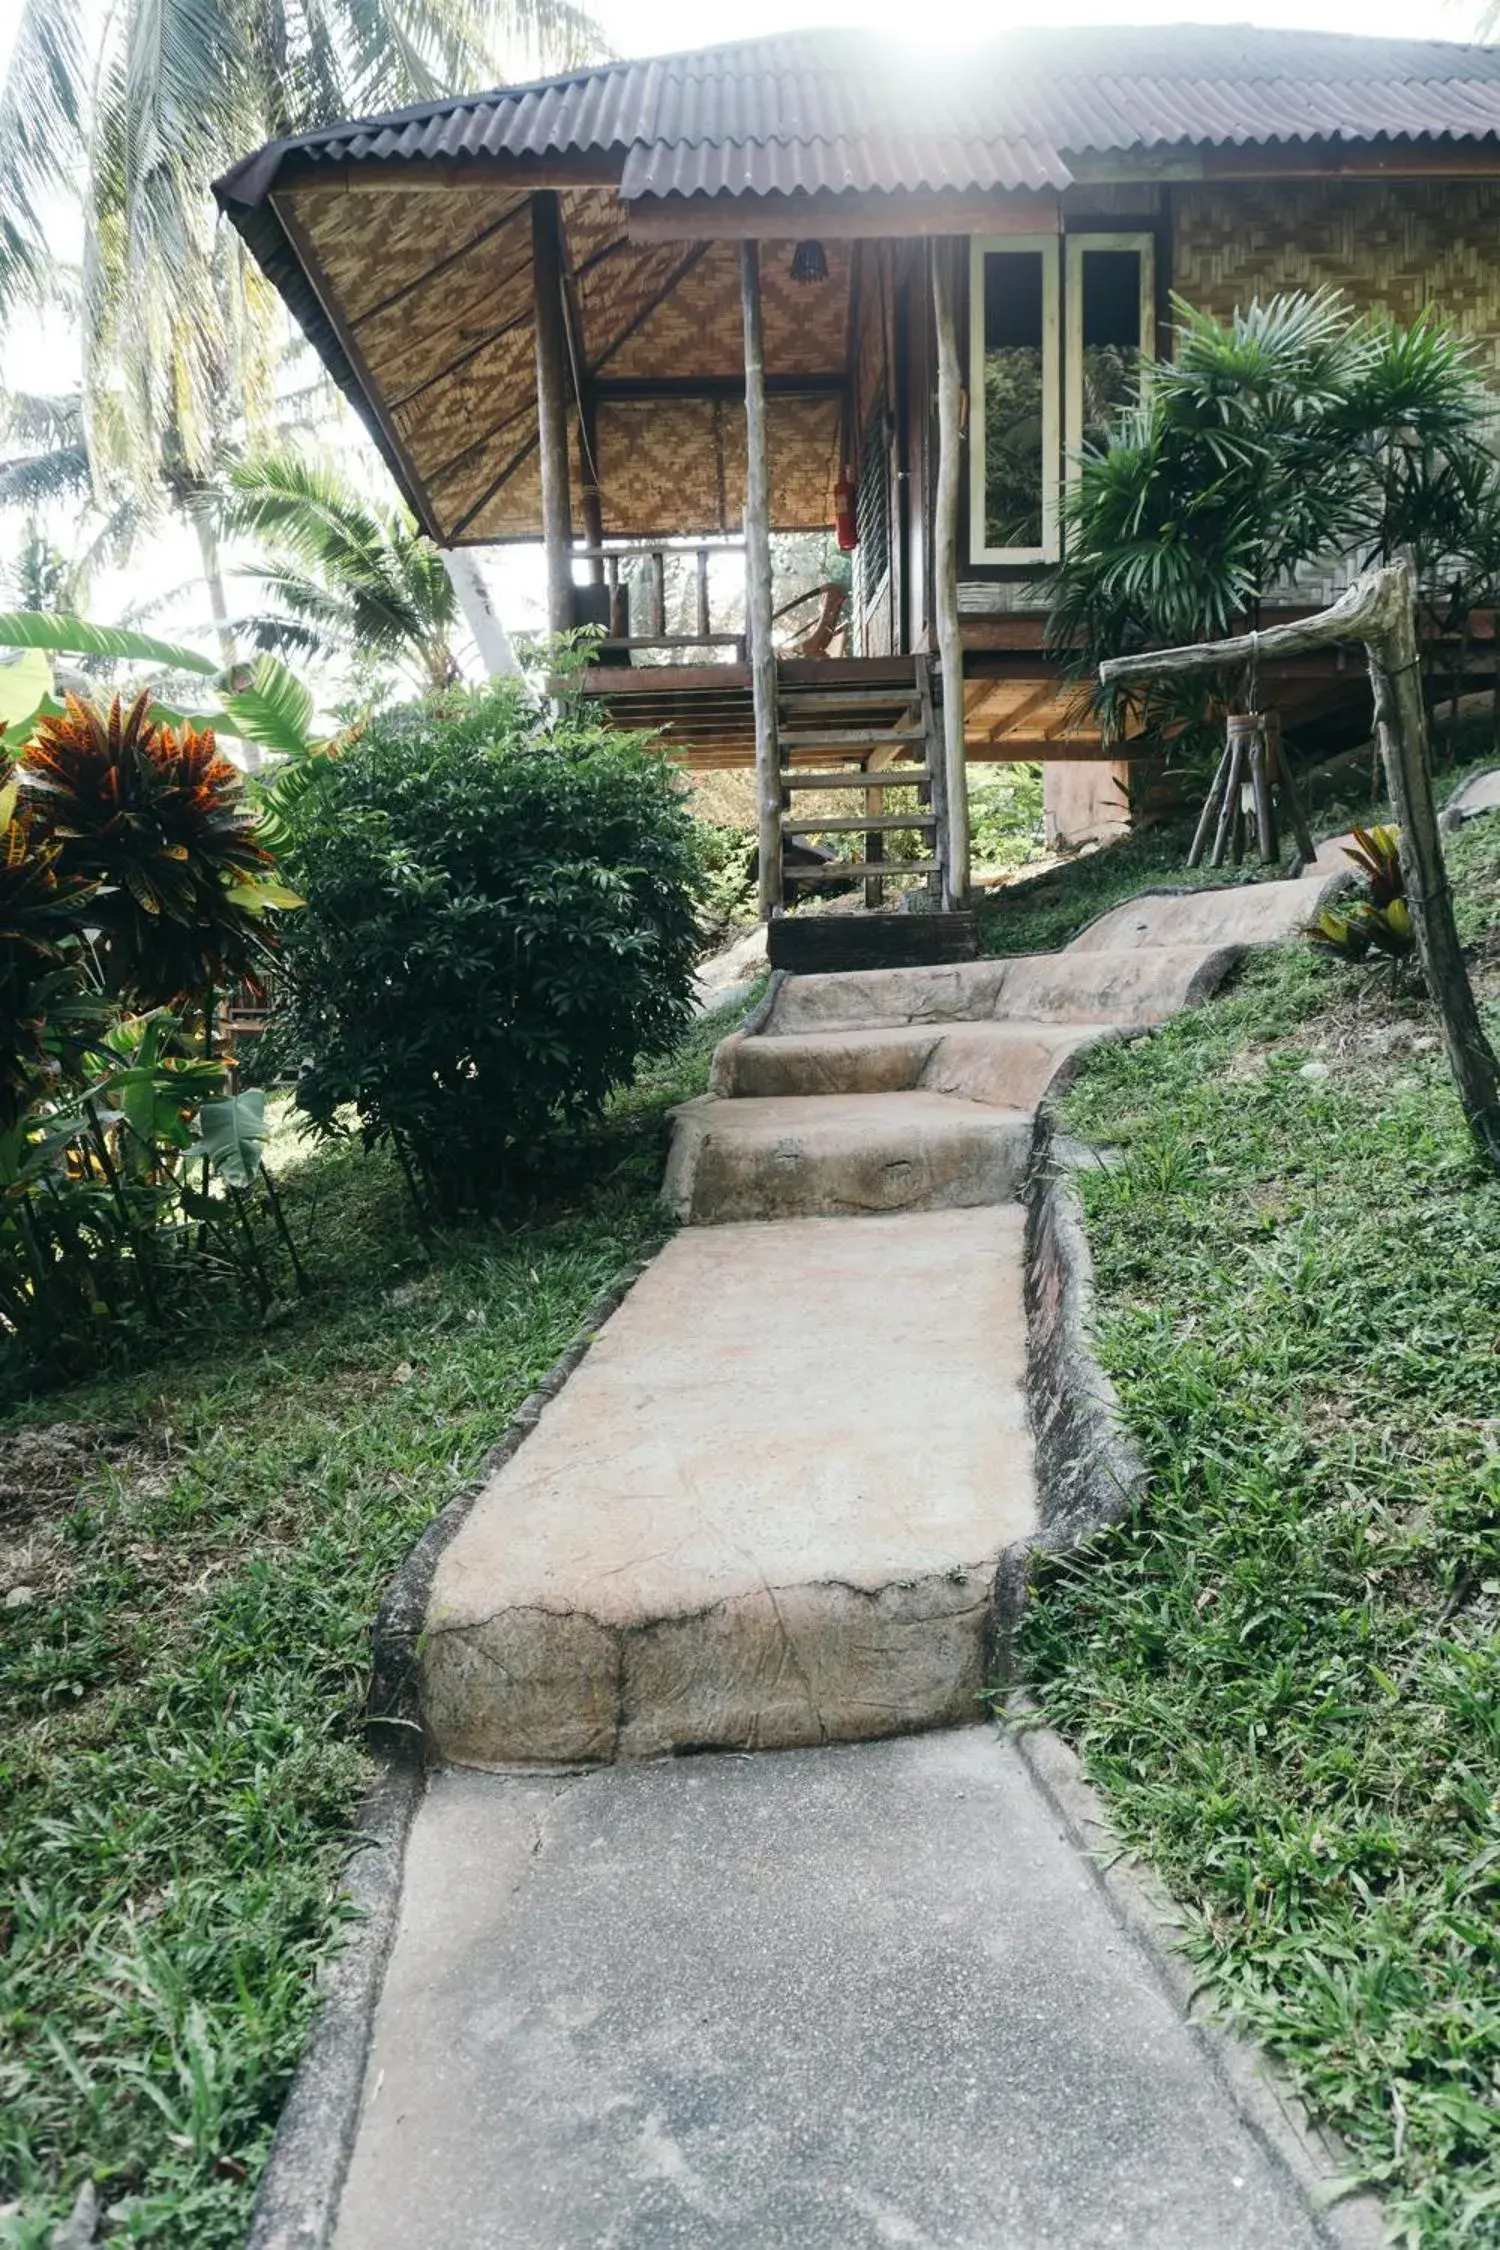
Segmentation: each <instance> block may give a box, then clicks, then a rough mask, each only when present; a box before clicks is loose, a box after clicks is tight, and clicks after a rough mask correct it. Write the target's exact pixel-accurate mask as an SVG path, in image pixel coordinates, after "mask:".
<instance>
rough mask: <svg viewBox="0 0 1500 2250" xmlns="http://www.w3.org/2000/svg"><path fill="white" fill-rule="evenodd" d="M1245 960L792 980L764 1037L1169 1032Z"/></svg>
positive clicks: (1165, 958)
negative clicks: (1164, 1027) (899, 1030)
mask: <svg viewBox="0 0 1500 2250" xmlns="http://www.w3.org/2000/svg"><path fill="white" fill-rule="evenodd" d="M1299 887H1300V886H1299ZM1242 950H1243V948H1242V947H1241V946H1239V945H1236V944H1229V945H1223V946H1214V945H1203V944H1197V945H1158V946H1140V947H1137V948H1135V949H1133V950H1122V949H1121V948H1119V947H1118V946H1117V947H1115V948H1113V949H1110V950H1105V949H1103V948H1101V949H1099V950H1098V951H1080V952H1073V951H1071V950H1070V951H1068V952H1064V953H1035V954H1016V955H1013V956H1011V957H1010V958H1009V959H1003V960H987V961H957V962H952V963H947V964H939V965H934V966H932V967H927V968H918V969H870V970H864V971H861V972H858V973H855V974H850V973H847V972H846V973H843V974H836V975H830V976H807V977H789V978H787V980H786V981H785V983H783V984H782V985H781V986H780V987H779V988H778V989H777V992H776V994H775V996H774V998H773V1001H772V1005H771V1012H770V1015H769V1017H768V1019H767V1022H766V1024H765V1025H764V1027H763V1028H764V1030H765V1031H766V1032H768V1033H770V1034H773V1035H776V1034H781V1033H785V1032H805V1031H835V1030H848V1031H852V1030H856V1029H869V1028H874V1027H877V1026H882V1025H887V1026H890V1025H899V1024H944V1023H975V1022H985V1021H988V1022H994V1021H996V1020H998V1019H1000V1018H1002V1017H1005V1018H1010V1019H1012V1020H1014V1021H1017V1022H1028V1023H1037V1022H1044V1023H1071V1024H1103V1023H1112V1024H1116V1025H1118V1026H1119V1027H1120V1028H1122V1029H1139V1028H1141V1027H1144V1026H1147V1025H1151V1024H1158V1023H1165V1022H1166V1020H1167V1018H1168V1017H1169V1016H1172V1015H1175V1014H1176V1012H1177V1010H1178V1009H1179V1008H1184V1007H1188V1006H1190V1005H1191V1004H1192V1003H1193V1002H1194V1001H1196V1000H1200V999H1204V998H1206V997H1207V995H1208V994H1209V993H1210V992H1212V991H1213V990H1214V989H1215V988H1216V986H1217V985H1218V984H1219V983H1220V982H1221V981H1222V979H1223V977H1224V976H1225V975H1226V973H1227V972H1228V970H1229V969H1230V968H1231V967H1232V966H1233V964H1234V962H1235V961H1236V960H1237V959H1238V958H1239V955H1240V953H1241V951H1242Z"/></svg>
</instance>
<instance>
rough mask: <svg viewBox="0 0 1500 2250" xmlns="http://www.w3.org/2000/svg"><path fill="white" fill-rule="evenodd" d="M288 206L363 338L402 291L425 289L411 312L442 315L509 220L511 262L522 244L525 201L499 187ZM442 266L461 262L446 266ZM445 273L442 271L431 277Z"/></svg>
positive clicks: (337, 195)
mask: <svg viewBox="0 0 1500 2250" xmlns="http://www.w3.org/2000/svg"><path fill="white" fill-rule="evenodd" d="M284 200H285V202H286V203H287V204H289V205H290V208H291V210H292V212H293V214H294V216H295V218H296V220H297V222H298V224H299V225H300V226H301V228H302V230H303V231H304V233H305V234H306V235H307V237H308V239H309V241H310V242H311V243H312V245H313V247H314V249H315V250H316V252H317V256H318V263H319V265H320V267H321V268H322V272H323V276H324V278H325V279H326V281H327V282H328V283H329V284H330V286H331V288H332V291H333V293H334V296H335V298H336V300H337V303H338V307H339V311H340V313H341V315H342V317H343V318H344V320H345V321H346V323H347V324H348V325H349V326H350V327H352V328H354V329H355V330H358V328H359V326H360V324H361V323H362V322H363V321H365V320H366V319H368V318H369V317H370V315H371V313H372V312H373V311H374V309H375V308H376V307H378V306H379V305H381V304H382V303H383V302H384V301H385V300H386V299H387V298H388V297H390V296H392V295H393V294H395V293H396V292H397V291H406V290H408V289H410V285H411V284H413V283H420V284H421V286H420V287H418V288H417V289H416V290H414V291H412V293H411V294H409V295H407V296H406V297H405V299H404V302H405V304H406V306H407V307H408V308H409V310H411V311H412V312H414V313H415V312H416V311H417V310H418V309H419V308H422V309H424V310H425V304H426V301H427V300H430V301H431V303H432V305H433V306H435V308H436V311H437V314H438V315H441V312H442V309H443V307H444V305H445V303H446V302H447V300H448V299H449V297H450V295H451V294H452V292H453V290H454V289H455V288H458V287H461V286H462V280H461V277H462V276H463V275H464V273H465V271H466V269H467V266H468V263H469V257H470V255H471V254H472V256H473V257H475V258H476V259H478V260H479V261H480V268H481V271H484V270H488V261H487V255H486V254H487V252H488V249H489V245H490V243H491V242H493V241H494V240H496V239H497V237H496V236H495V235H494V234H493V233H492V232H491V230H492V229H493V228H494V227H495V225H496V224H497V222H500V221H503V220H505V219H506V218H508V217H510V218H512V224H511V225H510V226H508V227H505V228H504V229H503V232H502V233H501V235H500V236H499V237H498V239H499V240H501V241H506V240H507V239H508V240H509V243H510V250H511V256H512V258H513V257H514V255H515V250H516V248H517V246H518V242H519V243H524V241H525V237H526V231H527V230H526V224H525V219H524V216H523V214H524V210H525V206H526V204H527V201H528V198H527V197H525V196H523V195H517V194H516V193H515V192H514V191H513V190H511V189H506V188H500V187H470V186H459V185H455V186H453V187H451V188H448V189H445V190H444V191H443V192H442V193H441V194H434V193H433V192H432V191H431V190H429V189H426V188H407V189H382V190H381V191H380V192H379V193H378V194H377V193H374V192H373V191H372V190H370V189H368V188H347V187H342V186H340V187H331V186H329V187H324V186H318V185H310V186H309V185H304V186H299V187H294V188H291V189H289V190H287V191H286V194H285V198H284ZM444 261H456V262H455V263H449V264H446V265H444ZM437 268H442V270H440V271H435V270H434V269H437Z"/></svg>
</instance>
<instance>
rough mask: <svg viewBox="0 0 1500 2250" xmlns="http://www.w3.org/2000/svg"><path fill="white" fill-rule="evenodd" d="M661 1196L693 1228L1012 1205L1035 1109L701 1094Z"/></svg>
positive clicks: (922, 1096) (935, 1100) (685, 1113)
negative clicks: (726, 1097) (751, 1221)
mask: <svg viewBox="0 0 1500 2250" xmlns="http://www.w3.org/2000/svg"><path fill="white" fill-rule="evenodd" d="M676 1120H677V1129H676V1132H675V1134H674V1136H673V1141H672V1153H671V1157H670V1159H669V1162H668V1166H667V1177H666V1181H665V1184H664V1187H663V1194H664V1196H665V1198H666V1201H667V1203H668V1205H669V1207H670V1208H672V1209H673V1210H674V1211H675V1212H676V1214H677V1216H678V1217H679V1218H682V1219H686V1220H687V1221H689V1223H690V1224H692V1225H694V1226H713V1225H722V1224H724V1223H725V1222H730V1221H735V1220H744V1219H782V1218H812V1217H825V1218H843V1217H852V1216H857V1215H861V1214H864V1213H867V1212H877V1211H939V1210H953V1209H962V1208H967V1207H972V1206H974V1205H976V1204H983V1203H1008V1202H1010V1201H1012V1200H1013V1198H1014V1197H1015V1196H1016V1195H1017V1194H1018V1193H1019V1190H1020V1183H1021V1180H1022V1178H1023V1177H1024V1175H1025V1171H1026V1166H1027V1162H1028V1159H1029V1157H1030V1152H1031V1133H1032V1119H1031V1113H1030V1111H1029V1110H1023V1109H1009V1108H1006V1109H1002V1108H999V1107H992V1106H991V1105H990V1104H988V1103H985V1102H971V1101H965V1100H964V1099H962V1098H961V1097H958V1096H954V1095H951V1094H934V1093H927V1092H923V1091H920V1090H914V1091H912V1092H900V1093H875V1094H810V1095H809V1094H801V1095H799V1094H789V1095H781V1096H773V1097H766V1098H757V1097H742V1098H737V1099H735V1100H732V1101H726V1100H724V1099H722V1098H721V1097H718V1096H715V1095H713V1094H705V1095H700V1096H699V1097H698V1099H697V1100H696V1101H691V1102H687V1103H685V1104H684V1105H683V1107H682V1108H681V1109H679V1110H678V1111H677V1112H676Z"/></svg>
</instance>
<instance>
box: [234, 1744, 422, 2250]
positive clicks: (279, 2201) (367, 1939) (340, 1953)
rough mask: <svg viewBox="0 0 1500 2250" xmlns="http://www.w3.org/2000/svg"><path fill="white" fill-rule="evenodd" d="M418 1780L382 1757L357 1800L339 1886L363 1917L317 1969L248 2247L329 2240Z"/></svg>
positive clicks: (314, 2245) (315, 2249)
mask: <svg viewBox="0 0 1500 2250" xmlns="http://www.w3.org/2000/svg"><path fill="white" fill-rule="evenodd" d="M423 1787H424V1782H423V1776H422V1774H421V1771H420V1770H419V1768H418V1767H417V1766H415V1765H412V1764H408V1765H387V1766H386V1767H385V1769H384V1771H383V1772H382V1773H381V1775H380V1777H379V1779H378V1780H377V1781H376V1783H375V1786H374V1788H373V1789H372V1790H371V1791H370V1794H369V1796H368V1797H367V1798H366V1799H365V1802H364V1804H363V1805H362V1806H361V1808H360V1812H359V1815H358V1819H357V1823H356V1827H357V1832H358V1834H359V1836H360V1837H361V1838H362V1839H363V1846H362V1848H360V1849H357V1850H356V1851H355V1852H354V1853H353V1854H352V1856H351V1858H350V1861H349V1864H348V1866H347V1868H346V1869H345V1873H344V1879H343V1883H342V1886H341V1888H342V1890H343V1893H344V1895H345V1896H346V1897H347V1898H348V1899H349V1900H350V1901H351V1902H352V1904H353V1906H354V1908H355V1910H356V1912H357V1913H358V1914H359V1916H360V1919H359V1920H358V1921H357V1922H355V1923H354V1924H353V1926H352V1927H351V1929H350V1930H349V1932H348V1934H347V1936H346V1937H345V1939H344V1941H343V1943H342V1944H341V1945H340V1946H339V1948H338V1950H337V1952H336V1953H334V1954H332V1955H331V1956H330V1958H329V1960H328V1961H327V1962H326V1963H325V1965H324V1968H323V1970H322V1973H321V1976H320V1979H319V1983H320V1988H321V1998H320V2001H319V2005H318V2012H317V2015H316V2016H315V2018H314V2020H313V2027H312V2032H311V2035H310V2036H309V2038H308V2042H307V2045H306V2046H305V2047H304V2049H303V2050H302V2060H301V2061H300V2062H299V2063H298V2065H297V2070H296V2074H295V2076H294V2077H293V2079H292V2083H291V2088H290V2090H289V2092H288V2094H287V2097H286V2100H285V2102H284V2103H283V2105H282V2110H281V2116H280V2118H279V2119H278V2121H277V2125H276V2137H275V2139H274V2140H273V2141H272V2143H271V2153H270V2155H269V2157H268V2158H267V2159H266V2168H265V2170H264V2172H262V2174H261V2176H260V2184H259V2186H258V2187H257V2189H256V2191H255V2202H254V2205H253V2207H252V2209H251V2213H250V2232H249V2234H248V2236H247V2237H246V2243H245V2250H327V2246H328V2244H330V2243H331V2242H332V2240H333V2234H334V2228H335V2226H336V2224H337V2222H338V2207H339V2198H340V2196H341V2195H342V2194H343V2189H344V2179H345V2176H346V2174H347V2173H348V2170H349V2159H350V2157H351V2156H352V2155H353V2153H354V2141H355V2135H356V2134H357V2132H358V2130H359V2116H360V2107H361V2102H362V2099H363V2095H364V2081H365V2066H366V2063H367V2062H368V2060H369V2053H370V2039H371V2035H372V2033H373V2030H374V2026H375V2010H376V2007H377V2005H378V2003H379V2000H380V1988H381V1985H382V1983H383V1981H384V1977H385V1965H386V1962H387V1960H388V1958H389V1956H390V1950H391V1946H392V1944H393V1942H394V1940H395V1935H396V1923H397V1919H398V1917H399V1913H400V1906H401V1874H402V1867H403V1865H404V1862H405V1858H406V1839H407V1835H408V1833H409V1832H410V1829H411V1823H412V1818H413V1816H414V1814H415V1812H416V1809H417V1806H418V1804H419V1803H420V1801H421V1798H422V1792H423Z"/></svg>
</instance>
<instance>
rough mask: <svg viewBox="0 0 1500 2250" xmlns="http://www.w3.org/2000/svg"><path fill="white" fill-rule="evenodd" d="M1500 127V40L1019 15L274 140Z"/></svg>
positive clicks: (1043, 176) (1038, 155) (824, 148)
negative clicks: (1034, 24) (977, 25)
mask: <svg viewBox="0 0 1500 2250" xmlns="http://www.w3.org/2000/svg"><path fill="white" fill-rule="evenodd" d="M1496 134H1500V49H1496V48H1494V47H1487V46H1463V45H1459V44H1456V43H1451V42H1447V41H1442V40H1426V39H1361V38H1355V37H1349V36H1345V35H1342V34H1339V33H1336V32H1322V31H1268V30H1259V29H1255V28H1252V27H1250V26H1248V25H1247V26H1229V27H1224V26H1218V25H1208V24H1182V25H1167V26H1156V25H1152V26H1146V25H1130V26H1119V27H1110V28H1103V29H1087V28H1072V27H1069V28H1066V29H1060V30H1057V31H1023V32H1015V33H1012V34H1010V35H1008V36H1006V37H1003V38H1000V39H997V40H995V41H993V42H991V43H989V44H987V45H986V46H984V47H980V48H977V49H964V50H958V51H950V52H948V53H946V54H938V55H934V54H932V53H931V52H914V51H912V50H909V49H896V48H893V47H891V46H889V45H887V44H884V43H882V42H881V41H879V40H877V39H874V38H872V37H871V36H870V35H869V34H868V33H865V32H859V31H809V32H794V33H788V34H784V35H777V36H774V37H770V38H765V39H751V40H741V41H737V42H735V43H733V44H731V45H728V46H722V47H711V48H706V49H704V50H702V51H700V52H694V53H688V54H680V55H664V56H656V57H653V58H649V59H647V60H645V61H640V62H618V63H607V64H602V65H600V66H598V67H597V68H595V69H592V70H586V71H579V72H575V73H574V74H572V75H571V76H569V77H566V78H557V79H549V80H547V81H545V82H544V83H542V84H540V85H534V86H512V87H503V88H500V89H498V90H497V91H495V92H493V93H487V94H480V95H473V96H466V97H463V98H461V99H458V100H455V101H447V102H433V103H426V104H424V105H423V106H421V107H420V108H417V109H412V110H406V111H403V112H400V113H399V114H397V115H395V116H392V117H386V118H375V119H363V120H359V121H356V122H354V123H350V124H342V125H335V126H330V127H328V128H327V129H326V130H324V131H320V132H316V133H306V134H302V135H300V136H298V137H297V138H296V139H294V140H289V141H278V142H272V143H270V144H269V146H268V147H266V148H265V149H262V150H261V151H259V152H258V154H257V155H256V156H253V157H250V158H248V159H247V160H246V161H245V162H244V163H243V164H241V165H238V166H236V167H235V169H234V170H233V171H232V172H229V173H227V174H226V175H225V177H224V179H223V180H222V181H221V182H220V183H219V188H220V194H221V199H222V200H223V201H224V202H225V203H226V204H234V205H238V206H239V207H240V208H245V207H247V206H254V205H255V204H258V203H260V202H261V201H263V199H264V197H265V195H266V194H267V193H269V190H270V188H271V186H272V184H273V182H274V180H275V179H276V177H277V175H278V173H279V172H280V171H281V169H282V167H283V166H284V165H286V164H294V165H295V166H296V168H297V169H299V170H303V171H305V170H308V169H313V170H316V169H318V168H320V167H321V166H322V165H324V164H340V165H343V164H351V163H362V162H370V161H374V162H395V163H401V162H412V161H422V160H425V161H439V162H441V161H445V160H446V161H450V162H462V161H473V160H476V159H483V158H484V157H486V156H548V155H567V154H597V153H613V152H618V154H619V156H620V159H621V164H622V172H623V177H622V182H621V192H622V193H623V194H624V195H626V196H627V197H636V196H642V195H666V194H671V195H692V194H708V195H716V194H735V193H747V194H755V193H766V192H771V191H780V192H783V193H791V192H793V191H796V190H799V189H801V190H806V191H809V192H814V191H818V190H828V189H833V190H839V189H846V188H847V189H851V190H858V189H865V190H869V189H902V188H906V189H913V188H949V189H953V188H1014V187H1043V186H1052V187H1063V186H1066V185H1067V183H1068V181H1069V179H1070V178H1071V177H1072V173H1071V171H1070V169H1069V165H1068V161H1067V160H1068V158H1069V156H1072V155H1078V154H1080V153H1084V152H1088V153H1092V154H1105V153H1109V152H1124V151H1127V150H1130V149H1149V148H1159V147H1162V146H1165V145H1169V144H1172V143H1174V142H1184V141H1186V142H1197V143H1208V144H1220V145H1223V144H1244V143H1248V142H1271V141H1295V140H1308V139H1335V140H1361V141H1363V140H1379V139H1413V138H1431V137H1438V138H1448V139H1463V140H1472V139H1478V138H1485V137H1488V136H1492V135H1496Z"/></svg>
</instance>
